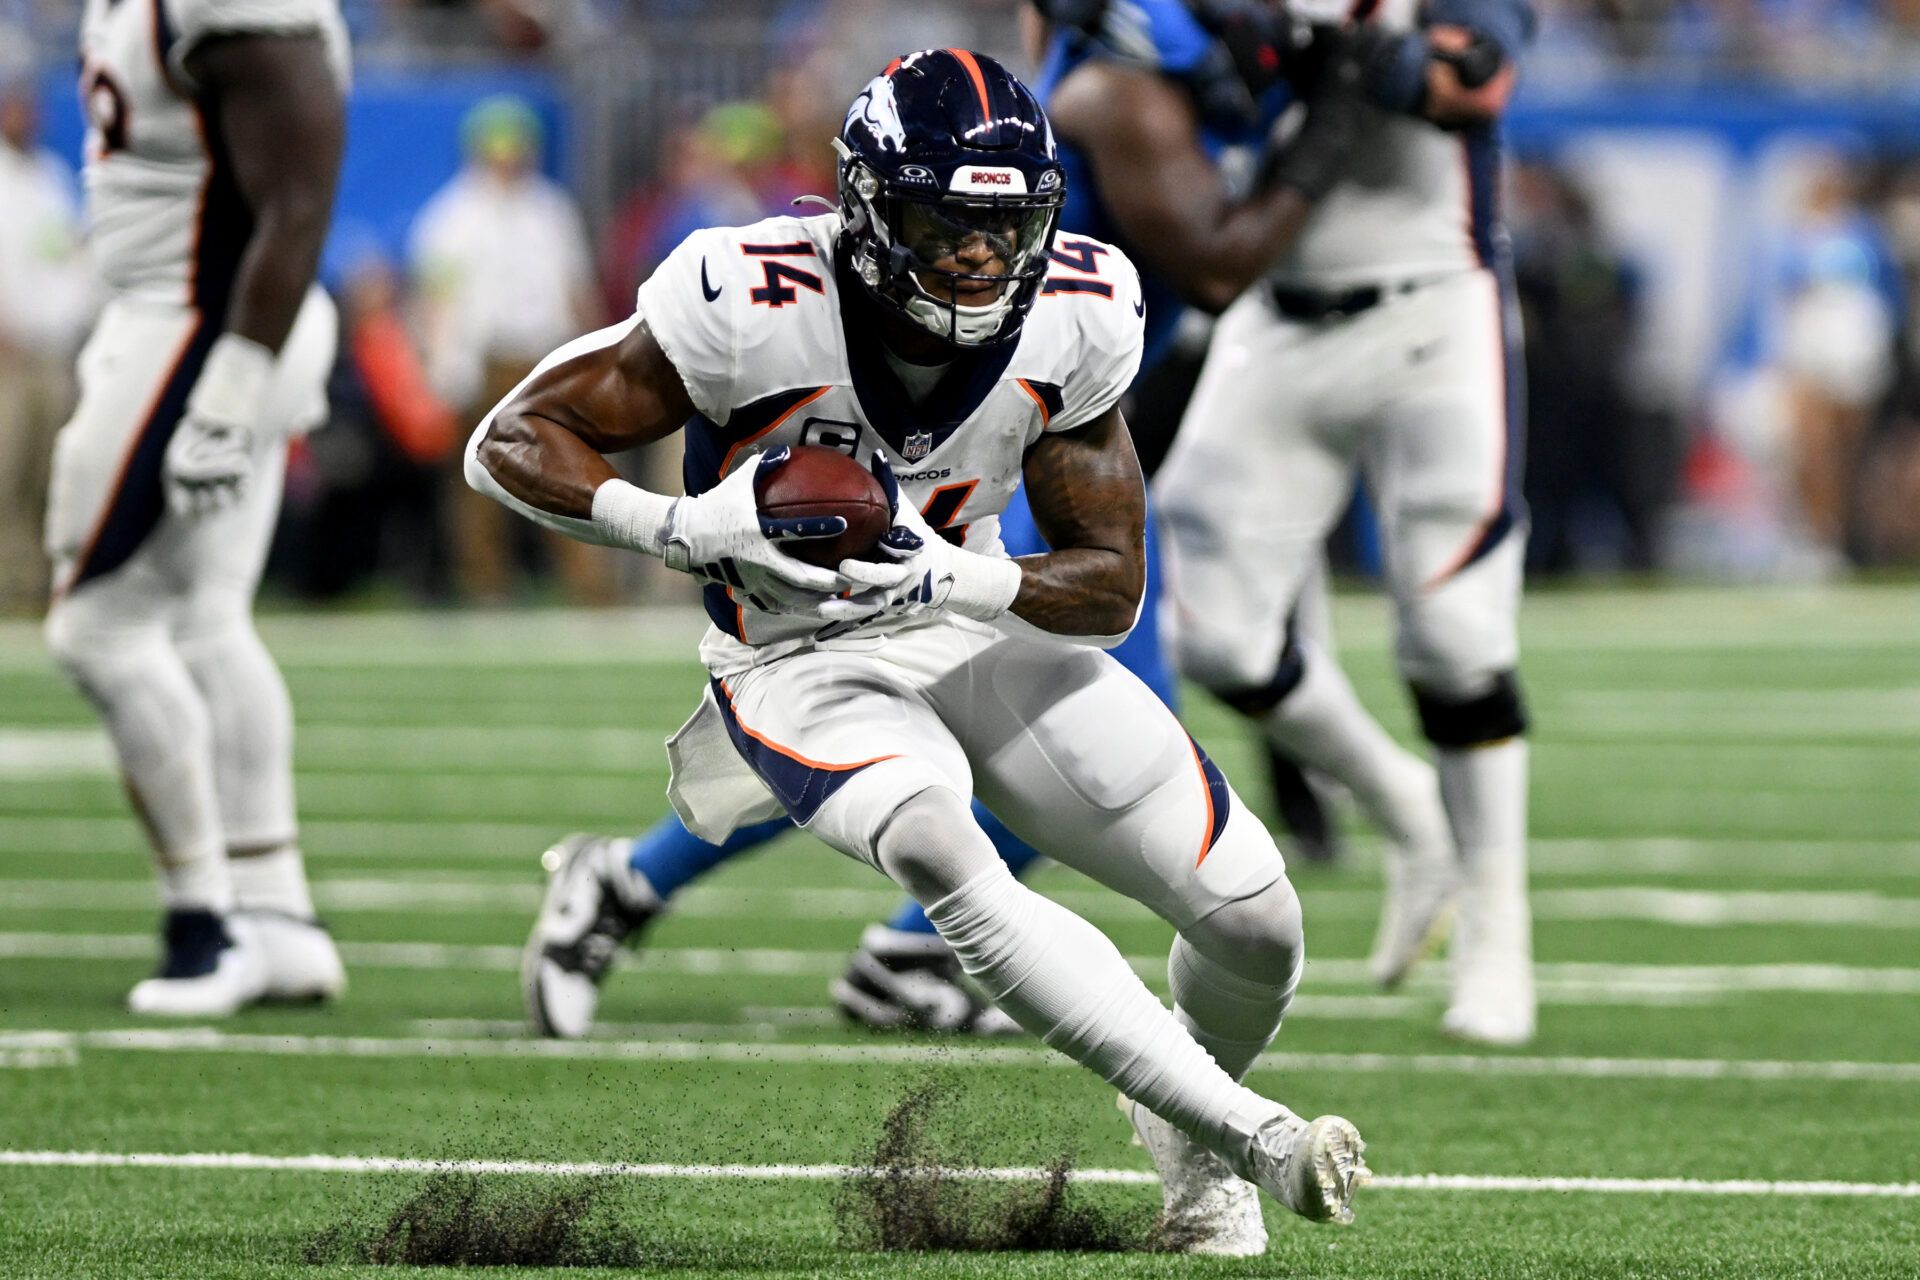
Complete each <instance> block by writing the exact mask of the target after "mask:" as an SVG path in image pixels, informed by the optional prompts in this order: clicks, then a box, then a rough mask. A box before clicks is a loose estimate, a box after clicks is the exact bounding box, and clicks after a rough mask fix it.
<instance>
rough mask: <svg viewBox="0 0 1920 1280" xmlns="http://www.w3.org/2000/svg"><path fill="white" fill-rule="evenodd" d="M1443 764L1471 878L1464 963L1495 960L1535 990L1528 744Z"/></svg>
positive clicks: (1442, 754) (1448, 754)
mask: <svg viewBox="0 0 1920 1280" xmlns="http://www.w3.org/2000/svg"><path fill="white" fill-rule="evenodd" d="M1435 759H1436V763H1437V765H1438V767H1439V770H1440V794H1441V797H1442V798H1443V799H1444V800H1445V802H1446V806H1447V817H1448V819H1449V821H1450V822H1451V823H1452V824H1453V836H1454V841H1455V842H1456V844H1457V845H1458V846H1459V850H1460V865H1461V870H1462V873H1463V883H1462V888H1461V893H1460V899H1459V923H1458V926H1457V929H1456V934H1455V940H1454V956H1455V959H1456V962H1461V961H1467V962H1471V961H1472V960H1473V959H1474V958H1476V957H1489V958H1491V959H1492V960H1493V962H1496V963H1499V964H1502V965H1505V966H1507V967H1508V968H1509V969H1510V970H1512V971H1513V972H1512V973H1511V975H1510V976H1511V977H1512V979H1513V980H1514V981H1518V982H1525V983H1527V984H1528V989H1529V990H1530V989H1531V978H1532V974H1531V969H1530V966H1531V958H1532V954H1533V936H1532V934H1533V931H1532V919H1531V913H1530V912H1529V910H1528V907H1527V742H1526V739H1524V738H1509V739H1508V740H1506V741H1505V742H1496V743H1492V744H1490V745H1487V746H1480V747H1443V748H1440V749H1438V750H1437V751H1436V752H1435Z"/></svg>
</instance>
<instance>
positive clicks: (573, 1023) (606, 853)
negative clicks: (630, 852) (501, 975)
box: [520, 833, 660, 1040]
mask: <svg viewBox="0 0 1920 1280" xmlns="http://www.w3.org/2000/svg"><path fill="white" fill-rule="evenodd" d="M622 843H625V842H624V841H622V840H618V839H616V838H614V837H611V836H594V835H587V834H584V833H575V834H573V835H570V836H568V837H567V838H566V839H564V840H562V841H560V843H558V844H556V845H554V846H553V847H552V848H550V849H548V850H547V851H546V852H545V853H543V854H541V855H540V864H541V866H543V867H545V868H546V870H547V874H548V879H547V894H546V897H545V898H543V899H542V900H541V903H540V914H539V916H538V917H537V918H536V919H535V920H534V922H533V933H532V935H531V936H529V937H528V939H527V946H526V950H525V951H524V952H522V953H521V960H520V989H521V993H522V995H524V996H525V997H526V1002H527V1016H528V1017H529V1018H530V1019H531V1020H532V1021H533V1026H534V1029H535V1030H536V1031H538V1032H539V1033H540V1034H541V1035H543V1036H552V1037H554V1038H556V1039H561V1040H577V1039H579V1038H580V1037H581V1036H584V1035H586V1034H587V1032H589V1031H591V1030H592V1029H593V1015H594V1012H595V1010H597V1009H598V1008H599V1007H600V983H601V981H602V980H603V979H604V978H605V977H606V976H607V970H608V969H610V968H612V967H613V961H614V958H615V957H616V956H618V955H619V954H620V947H621V945H622V944H623V943H625V942H626V941H627V939H628V937H629V936H630V935H632V934H634V933H635V932H636V931H638V930H639V929H641V928H643V927H644V926H645V925H646V924H647V922H648V921H650V920H652V919H653V918H654V917H655V916H656V915H658V914H659V913H660V908H659V905H658V901H657V900H656V902H655V905H654V906H653V907H651V908H647V907H632V906H629V905H628V904H627V902H626V900H625V899H623V898H622V897H621V894H620V890H619V888H618V887H617V886H616V885H614V884H613V883H612V882H611V881H610V879H609V878H608V877H609V874H610V873H615V872H617V867H616V864H617V863H619V862H620V861H621V859H620V857H619V849H618V846H619V845H620V844H622Z"/></svg>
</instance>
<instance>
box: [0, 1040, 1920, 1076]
mask: <svg viewBox="0 0 1920 1280" xmlns="http://www.w3.org/2000/svg"><path fill="white" fill-rule="evenodd" d="M0 1049H12V1050H59V1049H71V1050H74V1051H76V1052H79V1053H82V1054H85V1053H93V1052H105V1053H220V1054H239V1055H248V1056H264V1057H293V1058H320V1057H326V1058H534V1059H555V1060H569V1061H571V1060H587V1061H641V1062H701V1063H712V1062H724V1063H738V1064H751V1065H762V1066H771V1065H784V1066H794V1065H803V1066H821V1065H842V1066H861V1065H864V1066H874V1065H883V1064H884V1065H897V1064H900V1063H910V1064H916V1065H929V1066H987V1067H1065V1066H1071V1065H1073V1064H1072V1063H1071V1062H1070V1061H1069V1060H1068V1059H1067V1058H1065V1057H1063V1056H1062V1055H1060V1054H1057V1053H1053V1052H1051V1051H1050V1050H1046V1049H1041V1048H1038V1047H1031V1046H1014V1045H1006V1046H1001V1045H951V1046H949V1045H913V1044H873V1043H863V1044H755V1043H742V1042H739V1041H715V1042H692V1041H685V1040H658V1041H648V1040H629V1041H580V1040H532V1039H527V1040H497V1039H476V1038H463V1037H458V1036H447V1037H428V1036H293V1035H281V1036H274V1035H253V1034H237V1033H232V1032H224V1031H216V1030H213V1029H212V1028H208V1027H183V1028H177V1029H165V1030H162V1029H132V1030H110V1031H15V1032H4V1033H0ZM1260 1063H1261V1065H1262V1066H1264V1067H1270V1068H1274V1069H1277V1070H1283V1071H1311V1072H1324V1073H1328V1074H1354V1073H1365V1074H1414V1075H1460V1076H1497V1077H1520V1078H1557V1079H1565V1078H1568V1077H1579V1078H1585V1079H1605V1080H1749V1081H1795V1082H1797V1081H1807V1080H1823V1081H1851V1082H1863V1083H1873V1084H1920V1062H1847V1061H1838V1062H1820V1061H1796V1060H1765V1059H1754V1060H1745V1059H1736V1058H1580V1057H1532V1056H1519V1055H1516V1056H1512V1057H1505V1056H1499V1057H1496V1056H1487V1055H1477V1054H1439V1053H1432V1054H1392V1053H1269V1054H1266V1055H1263V1056H1262V1058H1261V1059H1260Z"/></svg>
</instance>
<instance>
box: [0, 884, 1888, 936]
mask: <svg viewBox="0 0 1920 1280" xmlns="http://www.w3.org/2000/svg"><path fill="white" fill-rule="evenodd" d="M314 896H315V899H316V900H317V901H318V902H319V904H320V906H321V908H322V909H323V910H327V911H331V912H338V913H342V914H353V913H356V912H372V913H389V914H392V913H398V914H403V915H415V914H418V913H420V912H437V913H469V914H471V913H488V912H500V911H527V912H530V911H532V910H533V909H534V908H535V907H536V906H538V905H539V901H540V887H539V885H538V884H536V883H534V882H533V881H532V878H531V877H529V879H528V882H527V883H525V884H518V885H516V884H500V883H492V884H488V883H472V882H467V883H462V882H460V881H456V880H439V881H419V880H386V879H372V878H369V879H354V878H345V877H342V878H326V879H318V880H316V881H315V883H314ZM1049 896H1050V897H1053V898H1054V899H1056V900H1057V901H1059V902H1061V903H1063V904H1065V905H1066V906H1068V907H1070V908H1072V909H1073V910H1074V911H1077V912H1079V913H1080V914H1081V915H1083V916H1086V917H1087V918H1088V919H1091V920H1095V921H1108V922H1110V921H1118V920H1142V921H1144V920H1146V919H1148V918H1149V915H1148V913H1147V911H1146V910H1145V908H1142V907H1140V906H1138V905H1136V904H1134V903H1132V902H1129V901H1127V900H1126V899H1124V898H1121V897H1118V896H1117V895H1115V894H1112V893H1107V892H1105V891H1101V890H1076V889H1059V890H1054V891H1052V892H1051V893H1050V894H1049ZM1302 897H1303V898H1304V899H1305V901H1306V904H1307V911H1308V915H1309V918H1311V919H1319V920H1328V919H1339V920H1360V919H1371V918H1372V917H1373V916H1374V915H1375V913H1377V912H1378V911H1379V909H1380V894H1379V891H1378V890H1375V889H1321V888H1315V887H1313V886H1311V885H1309V886H1307V887H1306V889H1305V891H1304V893H1303V894H1302ZM899 902H900V896H899V894H898V892H896V891H891V890H888V889H884V888H873V889H853V888H842V889H748V888H733V887H725V888H723V887H719V886H715V887H712V888H697V889H693V890H690V891H688V892H687V893H685V894H683V895H681V896H680V897H679V898H678V899H676V900H675V902H674V913H675V914H676V915H684V916H689V917H694V918H702V919H729V918H736V917H761V916H792V917H796V918H801V919H816V920H819V919H825V920H852V921H861V920H867V919H873V918H878V917H880V916H884V915H887V914H890V913H891V912H892V910H893V909H894V908H895V907H896V906H898V905H899ZM1532 904H1533V915H1534V919H1536V920H1628V921H1645V922H1649V923H1657V924H1665V925H1674V926H1679V927H1684V928H1702V929H1714V928H1732V927H1739V926H1746V925H1756V924H1768V925H1777V926H1781V927H1785V928H1799V927H1809V928H1827V927H1832V926H1836V925H1850V926H1853V927H1855V928H1862V929H1914V928H1920V898H1896V897H1889V896H1887V895H1885V894H1880V893H1844V892H1833V893H1821V892H1806V891H1801V892H1792V891H1785V892H1776V891H1763V890H1746V891H1732V892H1721V891H1708V890H1692V891H1687V890H1676V889H1665V888H1661V887H1659V886H1657V885H1612V886H1608V887H1607V888H1603V889H1540V890H1536V891H1535V892H1534V893H1533V895H1532ZM0 907H6V908H13V909H16V910H23V911H26V910H32V911H98V910H111V909H119V910H137V911H142V912H146V911H150V910H152V908H153V889H152V886H151V885H149V884H146V883H142V882H138V881H100V880H56V879H47V880H0Z"/></svg>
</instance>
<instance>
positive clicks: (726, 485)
mask: <svg viewBox="0 0 1920 1280" xmlns="http://www.w3.org/2000/svg"><path fill="white" fill-rule="evenodd" d="M787 457H788V450H787V448H786V447H785V446H784V445H783V446H781V447H780V448H777V449H769V450H767V452H765V453H763V454H761V455H760V461H759V462H758V463H757V464H756V465H754V466H751V467H738V468H735V470H734V471H733V473H732V474H731V475H729V476H727V477H726V479H724V480H722V481H721V482H720V483H719V484H717V485H715V486H714V487H713V488H711V489H709V490H707V492H705V493H703V494H700V495H699V496H697V497H691V498H681V499H680V500H679V501H677V502H675V503H674V504H673V506H672V508H671V509H670V510H669V511H668V512H667V527H666V534H665V537H664V538H663V539H662V551H663V554H662V557H661V558H662V559H664V560H665V561H666V564H667V567H668V568H670V569H678V570H680V571H681V572H682V573H690V574H692V575H693V576H694V577H696V578H700V579H702V580H703V581H706V582H714V583H718V584H720V585H722V586H727V587H732V588H734V590H735V591H736V592H737V593H739V594H741V595H744V596H745V597H746V598H747V600H748V602H749V603H751V604H752V605H754V607H756V608H759V609H764V610H767V611H769V612H773V613H799V614H809V615H814V616H822V617H824V616H825V615H820V614H818V613H817V609H818V607H819V605H820V604H821V603H822V602H823V601H825V600H827V599H829V598H831V597H833V596H837V595H839V594H841V593H843V592H847V591H855V590H859V589H860V588H861V587H863V586H866V585H868V584H867V583H866V582H864V581H861V580H856V579H853V578H849V577H846V576H844V575H843V574H841V573H836V572H835V571H834V570H832V569H822V568H818V567H816V566H814V565H810V564H807V563H805V562H804V561H801V560H796V559H794V558H793V557H792V556H790V555H788V554H787V553H786V552H784V551H782V550H781V549H780V545H779V544H780V543H782V542H795V541H808V540H812V539H815V538H837V537H839V536H840V535H841V534H843V533H845V532H846V530H847V522H846V520H845V519H844V518H843V517H841V516H782V517H778V518H775V517H768V516H763V515H761V514H760V508H759V503H758V502H757V501H756V499H755V493H754V490H755V486H756V484H757V482H758V481H759V479H760V478H761V477H762V476H765V475H767V474H769V473H770V472H772V471H775V470H777V469H779V467H780V466H781V465H782V464H784V463H785V462H786V460H787ZM847 563H852V562H851V561H849V562H847ZM876 567H878V566H876ZM886 568H887V570H888V572H889V574H891V575H893V576H899V575H898V573H897V570H896V568H895V566H893V565H888V566H886Z"/></svg>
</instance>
